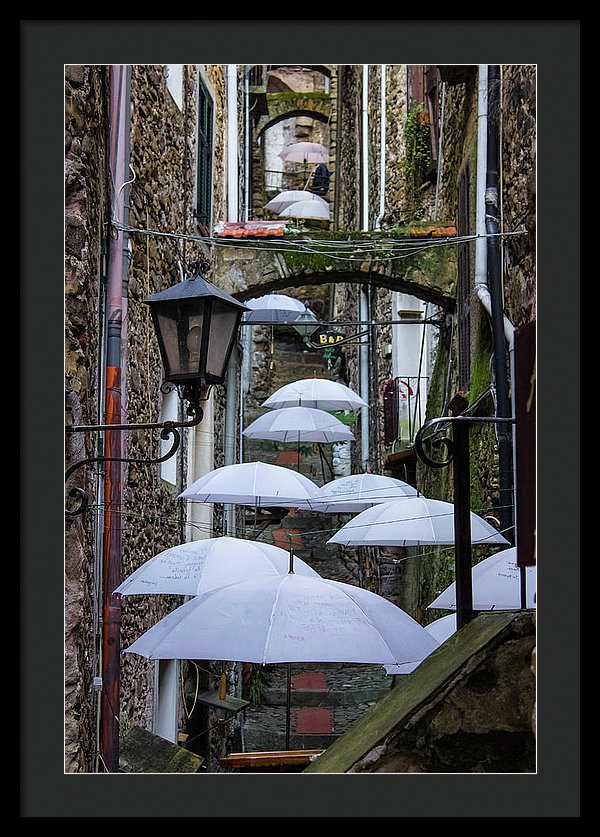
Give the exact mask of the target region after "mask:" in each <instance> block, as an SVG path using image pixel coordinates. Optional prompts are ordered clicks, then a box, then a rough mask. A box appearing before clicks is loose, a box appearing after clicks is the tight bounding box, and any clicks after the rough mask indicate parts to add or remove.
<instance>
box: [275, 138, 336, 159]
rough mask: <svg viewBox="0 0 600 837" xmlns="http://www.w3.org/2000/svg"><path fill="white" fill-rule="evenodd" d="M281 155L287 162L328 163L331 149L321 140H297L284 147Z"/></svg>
mask: <svg viewBox="0 0 600 837" xmlns="http://www.w3.org/2000/svg"><path fill="white" fill-rule="evenodd" d="M279 156H280V157H281V159H282V160H285V162H287V163H327V162H329V149H328V148H326V147H325V146H324V145H321V143H320V142H295V143H293V144H292V145H288V146H287V148H284V149H283V151H281V152H280V154H279Z"/></svg>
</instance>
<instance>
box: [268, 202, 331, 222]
mask: <svg viewBox="0 0 600 837" xmlns="http://www.w3.org/2000/svg"><path fill="white" fill-rule="evenodd" d="M278 214H279V217H280V218H314V219H315V220H316V221H329V219H330V217H331V215H330V211H329V204H328V203H326V202H325V201H323V203H317V202H316V201H312V200H301V201H296V202H295V203H291V204H289V205H288V206H286V207H285V208H284V209H282V210H281V212H279V213H278Z"/></svg>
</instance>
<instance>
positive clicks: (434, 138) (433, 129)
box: [424, 66, 440, 163]
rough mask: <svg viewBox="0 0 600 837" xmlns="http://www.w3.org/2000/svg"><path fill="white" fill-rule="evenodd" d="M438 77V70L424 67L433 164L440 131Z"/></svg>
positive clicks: (436, 155)
mask: <svg viewBox="0 0 600 837" xmlns="http://www.w3.org/2000/svg"><path fill="white" fill-rule="evenodd" d="M439 77H440V74H439V72H438V68H437V67H434V66H427V67H425V73H424V85H425V106H426V107H427V110H428V112H429V129H430V136H431V159H432V161H433V162H434V163H435V162H437V157H438V139H439V135H440V134H439V129H440V112H439V111H440V108H439V98H440V97H439Z"/></svg>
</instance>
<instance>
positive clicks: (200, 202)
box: [196, 78, 213, 235]
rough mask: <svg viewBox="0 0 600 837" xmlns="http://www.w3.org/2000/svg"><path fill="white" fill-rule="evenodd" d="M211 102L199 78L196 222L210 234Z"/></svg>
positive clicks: (203, 230) (204, 231)
mask: <svg viewBox="0 0 600 837" xmlns="http://www.w3.org/2000/svg"><path fill="white" fill-rule="evenodd" d="M212 145H213V101H212V98H211V96H210V93H209V92H208V90H207V88H206V85H205V84H204V82H203V81H202V79H201V78H199V80H198V181H197V192H196V220H197V222H198V226H199V227H200V229H201V230H202V232H203V233H205V234H208V235H209V234H210V223H211V209H212V153H213V147H212Z"/></svg>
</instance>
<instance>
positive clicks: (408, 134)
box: [404, 102, 431, 212]
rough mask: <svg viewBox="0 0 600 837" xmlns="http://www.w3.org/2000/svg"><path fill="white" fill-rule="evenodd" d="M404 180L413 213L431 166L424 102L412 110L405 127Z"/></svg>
mask: <svg viewBox="0 0 600 837" xmlns="http://www.w3.org/2000/svg"><path fill="white" fill-rule="evenodd" d="M404 147H405V158H404V179H405V184H406V193H407V198H408V202H409V205H410V206H409V208H410V211H411V212H414V210H415V208H416V205H417V202H418V201H417V190H418V189H419V187H420V186H421V184H422V183H423V180H424V179H425V176H426V174H427V170H428V169H429V166H430V165H431V129H430V126H429V113H428V111H427V110H426V109H425V105H424V104H423V102H418V103H417V104H415V105H413V106H412V108H411V109H410V111H409V113H408V116H407V117H406V124H405V126H404Z"/></svg>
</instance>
